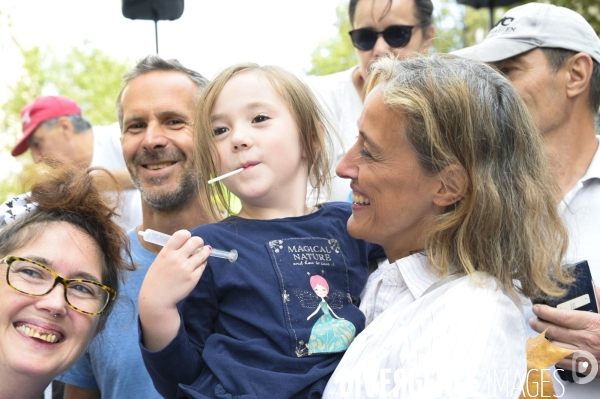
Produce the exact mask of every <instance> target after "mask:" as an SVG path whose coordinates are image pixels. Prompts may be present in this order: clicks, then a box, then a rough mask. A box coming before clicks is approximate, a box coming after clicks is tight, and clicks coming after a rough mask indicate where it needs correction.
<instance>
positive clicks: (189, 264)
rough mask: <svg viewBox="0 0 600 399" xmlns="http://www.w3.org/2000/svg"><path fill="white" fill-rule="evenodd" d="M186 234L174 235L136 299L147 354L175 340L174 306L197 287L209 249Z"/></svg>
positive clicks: (178, 322)
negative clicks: (148, 351)
mask: <svg viewBox="0 0 600 399" xmlns="http://www.w3.org/2000/svg"><path fill="white" fill-rule="evenodd" d="M203 245H204V241H203V240H202V238H200V237H192V236H191V234H190V232H189V231H187V230H180V231H177V232H176V233H175V234H173V236H172V237H171V238H170V239H169V241H168V242H167V244H166V245H165V246H164V247H163V249H162V250H161V251H160V253H159V254H158V256H157V257H156V260H155V261H154V262H153V263H152V265H151V266H150V268H149V269H148V273H147V274H146V277H145V278H144V282H143V283H142V287H141V289H140V295H139V299H138V300H139V303H138V307H139V313H140V323H141V325H142V335H143V344H144V346H145V347H146V348H147V349H149V350H153V351H156V350H159V349H162V348H164V347H165V346H166V345H167V344H168V343H169V342H171V340H172V339H173V338H175V336H176V335H177V331H178V329H179V325H180V323H181V321H180V318H179V312H178V310H177V303H179V302H180V301H181V300H182V299H184V298H185V297H186V296H188V294H189V293H190V292H192V290H193V289H194V287H195V286H196V284H198V281H199V280H200V277H201V276H202V273H203V272H204V268H205V267H206V261H207V259H208V255H209V254H210V247H204V248H202V250H200V251H198V252H197V253H195V254H194V251H196V250H197V249H198V248H200V247H202V246H203Z"/></svg>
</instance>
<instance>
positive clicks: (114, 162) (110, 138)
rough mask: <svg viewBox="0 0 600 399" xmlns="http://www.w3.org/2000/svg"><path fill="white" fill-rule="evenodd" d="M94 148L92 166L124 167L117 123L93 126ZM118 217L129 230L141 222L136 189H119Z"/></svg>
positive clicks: (140, 199)
mask: <svg viewBox="0 0 600 399" xmlns="http://www.w3.org/2000/svg"><path fill="white" fill-rule="evenodd" d="M92 131H93V134H94V148H93V154H92V162H91V163H90V167H92V166H102V167H103V168H106V169H108V170H109V171H111V170H120V169H125V168H126V167H127V166H126V165H125V159H124V158H123V147H122V146H121V128H120V127H119V124H118V123H113V124H112V125H108V126H94V127H93V128H92ZM118 212H119V213H120V217H119V218H117V219H116V222H117V223H118V224H119V225H120V226H121V227H123V229H125V231H129V230H131V229H133V228H134V227H137V226H138V225H140V224H141V223H142V198H141V195H140V192H139V191H138V190H137V189H129V190H123V191H121V203H120V206H119V209H118Z"/></svg>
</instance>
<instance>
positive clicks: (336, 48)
mask: <svg viewBox="0 0 600 399" xmlns="http://www.w3.org/2000/svg"><path fill="white" fill-rule="evenodd" d="M336 15H337V20H336V22H335V24H334V26H335V27H336V29H337V34H336V35H335V36H334V37H330V38H328V39H324V40H322V41H321V43H319V45H318V46H317V48H316V49H315V51H313V53H312V68H311V69H310V70H309V71H308V72H307V74H308V75H329V74H331V73H334V72H340V71H345V70H346V69H349V68H350V67H352V66H354V65H356V64H357V63H358V59H357V58H356V53H355V52H354V46H352V41H351V40H350V36H349V35H348V32H349V31H350V30H351V29H352V28H351V27H350V19H349V18H348V0H341V2H340V4H339V5H338V7H337V8H336Z"/></svg>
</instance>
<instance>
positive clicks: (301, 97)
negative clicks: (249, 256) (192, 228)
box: [193, 63, 331, 220]
mask: <svg viewBox="0 0 600 399" xmlns="http://www.w3.org/2000/svg"><path fill="white" fill-rule="evenodd" d="M246 72H253V73H256V74H258V75H259V76H261V77H264V78H266V79H267V81H268V82H269V83H270V84H271V85H272V86H273V89H274V90H275V91H276V92H277V94H279V95H280V96H281V98H282V99H283V100H284V101H285V103H286V104H287V106H288V108H289V110H290V112H291V114H292V116H293V117H294V120H295V122H296V124H297V125H298V129H299V131H300V136H301V137H300V143H301V148H302V150H303V152H304V153H305V154H306V157H307V163H308V170H307V171H306V173H307V174H308V177H309V182H310V184H311V185H312V187H313V190H314V192H315V193H316V196H317V197H318V196H319V194H320V193H321V192H322V190H325V191H326V192H327V193H328V192H329V185H330V182H329V157H328V152H327V148H330V147H331V138H330V137H329V134H328V132H327V127H326V126H327V124H326V118H325V116H324V114H323V111H322V110H321V108H320V107H319V105H318V103H317V100H316V98H315V96H314V95H313V93H312V91H311V90H310V89H309V88H308V87H307V86H306V85H305V84H304V83H303V82H302V81H301V80H300V79H298V78H297V77H296V76H294V75H293V74H292V73H291V72H288V71H286V70H284V69H282V68H280V67H277V66H272V65H267V66H260V65H258V64H254V63H241V64H236V65H233V66H231V67H229V68H227V69H225V70H223V71H221V72H220V73H219V74H218V75H217V77H216V78H215V79H214V80H212V81H211V82H210V83H209V84H208V85H207V86H206V88H205V89H204V91H203V92H202V95H201V97H200V99H199V101H198V105H197V107H196V118H195V123H194V153H193V160H194V164H195V167H196V168H197V169H198V170H199V172H200V176H202V180H201V182H200V185H201V187H200V188H201V190H200V193H201V194H200V195H201V201H202V203H203V204H204V205H205V207H206V208H205V209H210V212H211V214H212V215H213V217H215V218H216V220H221V219H222V218H223V213H226V214H227V215H231V214H232V213H234V211H233V209H232V199H233V198H232V196H231V194H230V193H229V192H227V190H226V189H225V187H224V186H223V185H222V184H212V185H209V184H207V181H208V180H210V179H211V178H214V177H216V176H217V168H216V164H215V160H216V159H218V157H219V154H218V152H217V147H216V141H215V135H214V132H213V126H212V123H211V116H212V115H211V114H212V110H213V107H214V104H215V102H216V100H217V98H218V97H219V94H221V91H222V90H223V87H224V86H225V84H226V83H227V82H228V81H229V80H230V79H231V78H232V77H233V76H235V75H237V74H240V73H246Z"/></svg>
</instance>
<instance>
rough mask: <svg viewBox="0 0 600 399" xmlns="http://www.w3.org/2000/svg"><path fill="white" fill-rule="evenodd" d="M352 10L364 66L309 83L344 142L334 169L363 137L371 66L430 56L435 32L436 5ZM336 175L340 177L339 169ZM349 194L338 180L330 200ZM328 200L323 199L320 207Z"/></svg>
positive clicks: (392, 2) (363, 1) (368, 0)
mask: <svg viewBox="0 0 600 399" xmlns="http://www.w3.org/2000/svg"><path fill="white" fill-rule="evenodd" d="M348 11H349V12H348V14H349V17H350V23H351V25H352V30H351V31H350V32H349V34H350V39H351V40H352V43H353V45H354V47H355V49H356V54H357V56H358V65H357V66H355V67H353V68H350V69H349V70H347V71H343V72H338V73H334V74H331V75H327V76H317V77H309V78H307V83H308V84H309V85H310V87H311V88H312V89H313V91H314V92H315V94H316V96H317V98H318V99H319V101H320V102H321V104H322V106H323V108H324V109H325V111H326V112H327V117H328V119H329V121H330V123H331V124H332V128H333V130H334V131H335V132H336V133H337V134H338V136H339V139H340V140H341V143H340V140H334V148H333V151H334V154H335V156H334V162H333V163H332V165H334V167H335V165H337V163H338V162H339V161H340V159H342V157H343V156H344V152H345V151H347V150H348V148H350V147H351V146H352V144H353V143H354V141H355V140H356V136H357V135H358V130H357V127H356V122H357V121H358V118H359V116H360V113H361V112H362V109H363V87H364V84H365V80H366V79H367V77H368V76H369V68H370V66H371V64H372V63H373V62H375V60H376V59H377V58H378V57H379V56H381V55H384V54H393V55H395V56H397V57H399V58H401V59H402V58H406V57H410V56H411V55H415V54H419V53H426V52H427V51H428V50H429V47H430V45H431V39H432V38H433V35H434V32H435V29H434V27H433V25H432V13H433V4H432V2H431V0H350V4H349V7H348ZM331 176H335V170H332V171H331ZM349 195H350V184H349V183H348V181H347V180H344V179H340V178H338V177H334V178H333V180H332V187H331V198H330V200H332V201H347V202H351V198H350V196H349ZM311 200H316V199H311ZM325 200H327V198H319V202H323V201H325Z"/></svg>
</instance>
